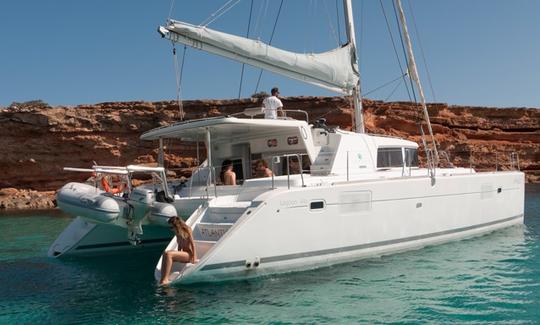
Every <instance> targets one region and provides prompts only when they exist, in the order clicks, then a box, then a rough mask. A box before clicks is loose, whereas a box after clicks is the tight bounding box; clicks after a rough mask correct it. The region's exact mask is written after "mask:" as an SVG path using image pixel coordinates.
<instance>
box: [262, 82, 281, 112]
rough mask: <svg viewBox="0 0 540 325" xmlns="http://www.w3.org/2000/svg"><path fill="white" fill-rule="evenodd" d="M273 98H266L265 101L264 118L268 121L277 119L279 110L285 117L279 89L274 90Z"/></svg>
mask: <svg viewBox="0 0 540 325" xmlns="http://www.w3.org/2000/svg"><path fill="white" fill-rule="evenodd" d="M271 93H272V96H270V97H266V98H265V99H264V101H263V109H262V111H263V112H264V118H268V119H274V120H275V119H277V116H278V115H277V111H278V109H279V110H280V111H281V115H283V104H282V103H281V100H279V98H278V95H279V89H278V88H277V87H274V88H272V91H271Z"/></svg>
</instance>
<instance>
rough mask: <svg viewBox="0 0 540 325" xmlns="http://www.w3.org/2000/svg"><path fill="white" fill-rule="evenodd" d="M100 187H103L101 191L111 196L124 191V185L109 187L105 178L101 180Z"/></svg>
mask: <svg viewBox="0 0 540 325" xmlns="http://www.w3.org/2000/svg"><path fill="white" fill-rule="evenodd" d="M101 186H103V189H104V190H105V191H106V192H109V193H112V194H118V193H121V192H122V191H123V190H124V185H123V184H120V186H118V187H111V185H110V184H109V181H108V180H107V177H102V178H101Z"/></svg>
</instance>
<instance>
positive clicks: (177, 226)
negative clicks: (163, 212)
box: [159, 217, 197, 285]
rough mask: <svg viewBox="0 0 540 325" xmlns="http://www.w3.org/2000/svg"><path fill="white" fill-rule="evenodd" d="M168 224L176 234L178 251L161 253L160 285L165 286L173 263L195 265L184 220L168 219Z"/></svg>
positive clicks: (191, 242)
mask: <svg viewBox="0 0 540 325" xmlns="http://www.w3.org/2000/svg"><path fill="white" fill-rule="evenodd" d="M168 223H169V225H171V227H172V228H173V230H174V232H175V234H176V240H177V242H178V250H170V251H166V252H165V253H163V258H162V259H161V280H160V281H159V284H160V285H167V284H168V283H169V275H170V274H171V269H172V264H173V262H180V263H195V262H196V261H197V255H196V254H195V245H194V244H193V235H192V233H191V228H190V227H189V226H188V225H187V224H186V223H185V222H184V220H182V219H180V218H178V217H172V218H169V221H168Z"/></svg>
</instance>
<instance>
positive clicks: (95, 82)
mask: <svg viewBox="0 0 540 325" xmlns="http://www.w3.org/2000/svg"><path fill="white" fill-rule="evenodd" d="M409 1H410V4H409ZM409 1H405V3H404V6H405V10H406V13H408V19H409V28H410V30H412V32H413V42H414V44H415V46H416V48H415V51H416V57H417V61H419V69H420V72H421V78H422V79H423V83H424V87H425V89H426V95H427V97H428V101H437V102H445V103H449V104H464V105H476V106H498V107H523V106H525V107H540V19H538V15H539V14H540V1H536V0H514V1H510V0H505V1H503V0H474V1H472V0H446V1H443V0H409ZM225 2H227V1H226V0H219V1H218V0H207V1H180V0H176V2H175V6H174V8H173V11H172V15H171V17H172V18H174V19H177V20H183V21H187V22H191V23H195V24H198V23H201V22H202V21H204V20H205V19H206V18H207V17H208V16H210V14H211V13H213V12H214V11H216V10H217V9H218V8H219V7H221V6H222V5H223V4H224V3H225ZM382 2H383V4H384V6H385V9H386V12H387V14H388V15H389V19H390V20H391V25H392V32H393V33H394V36H395V37H397V34H396V27H395V21H394V18H393V12H392V4H391V2H390V1H389V0H383V1H382ZM279 3H280V1H279V0H254V7H253V15H252V24H251V37H252V38H260V39H261V40H264V41H268V40H269V38H270V34H271V31H272V27H273V23H274V21H275V17H276V14H277V10H278V6H279ZM337 3H338V4H339V5H340V6H341V0H337ZM250 4H251V0H241V1H240V2H238V4H237V5H236V6H234V7H233V8H232V9H231V10H230V11H228V12H227V13H226V14H224V15H223V16H222V17H220V18H219V19H217V20H216V21H215V22H213V23H212V24H210V26H209V27H210V28H214V29H218V30H221V31H226V32H230V33H234V34H239V35H245V33H246V29H247V24H248V18H249V9H250ZM170 5H171V2H170V0H166V1H140V0H139V1H134V0H115V1H111V0H109V1H105V0H93V1H74V0H55V1H53V0H50V1H38V0H18V1H2V2H1V3H0V106H7V105H9V104H10V103H11V102H13V101H27V100H32V99H42V100H44V101H46V102H48V103H50V104H53V105H76V104H83V103H86V104H92V103H98V102H104V101H130V100H145V101H156V100H168V99H174V98H175V97H176V83H175V72H174V65H173V58H172V54H171V49H172V46H171V44H170V43H169V42H168V41H165V40H163V39H161V38H160V37H159V35H158V33H157V32H156V29H157V26H158V25H159V24H163V23H164V21H165V20H166V19H167V17H168V15H169V8H170ZM353 6H354V16H355V22H356V33H357V41H358V44H359V48H360V67H361V78H362V88H363V91H364V92H366V93H367V92H369V91H371V90H373V89H375V88H377V87H379V86H381V85H383V84H385V83H387V82H389V81H391V80H393V79H395V78H397V77H399V76H400V71H399V66H398V64H397V63H396V58H395V55H394V52H393V49H392V44H391V42H390V37H389V35H388V32H387V29H386V23H385V20H384V16H383V15H382V10H381V6H380V2H379V1H377V0H353ZM411 8H412V9H413V14H414V17H415V22H416V26H417V27H418V32H419V35H420V41H421V44H422V46H423V52H424V53H425V57H426V62H427V65H428V67H429V72H430V75H431V81H432V85H433V89H434V95H435V96H433V94H432V92H431V91H430V86H429V82H428V80H427V76H426V73H425V68H424V65H423V63H422V62H423V61H422V58H421V51H420V48H419V44H420V42H419V41H418V37H417V36H418V35H416V33H414V25H413V22H412V17H411V12H410V9H411ZM337 16H338V14H337V13H336V0H285V2H284V4H283V8H282V12H281V15H280V18H279V21H278V25H277V28H276V33H275V36H274V40H273V45H275V46H278V47H282V48H285V49H289V50H293V51H298V52H319V51H324V50H328V49H331V48H333V47H336V46H337V44H338V41H337V39H338V38H340V39H341V41H342V42H343V39H344V30H343V27H342V24H343V23H342V19H343V15H342V12H341V9H340V11H339V17H340V20H341V24H339V31H338V23H337ZM338 32H340V35H339V37H337V36H336V34H338ZM398 46H400V44H398ZM177 50H178V53H179V54H180V55H182V53H183V46H181V45H179V46H177ZM400 53H401V51H400ZM240 70H241V65H240V64H239V63H236V62H233V61H230V60H227V59H224V58H220V57H217V56H214V55H210V54H206V53H203V52H200V51H197V50H193V49H188V50H187V53H186V60H185V64H184V73H183V79H182V98H183V99H204V98H236V97H237V96H238V90H239V83H240ZM258 71H259V70H258V69H255V68H251V67H246V71H245V75H244V82H243V88H242V89H243V90H242V97H249V96H250V95H251V94H252V93H254V92H255V84H256V79H257V76H258ZM276 85H277V86H279V87H280V89H281V94H282V96H296V95H336V94H334V93H331V92H328V91H325V90H322V89H319V88H316V87H313V86H309V85H304V84H302V83H300V82H297V81H294V80H289V79H286V78H283V77H280V76H277V75H275V74H272V73H269V72H265V73H264V74H263V77H262V80H261V85H260V87H259V89H258V90H259V91H260V90H265V91H269V89H270V88H271V87H273V86H276ZM394 86H397V83H395V84H392V85H390V86H388V87H384V88H382V89H380V90H379V91H376V92H372V93H369V94H368V95H367V96H366V97H368V98H372V99H383V100H384V99H388V100H407V98H408V96H407V93H406V91H405V88H404V87H403V84H401V85H400V86H398V88H397V90H396V91H395V92H394V93H393V94H392V90H393V88H394Z"/></svg>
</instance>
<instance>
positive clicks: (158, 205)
mask: <svg viewBox="0 0 540 325" xmlns="http://www.w3.org/2000/svg"><path fill="white" fill-rule="evenodd" d="M176 215H177V212H176V208H175V207H174V206H173V205H172V204H169V203H162V202H154V204H153V206H152V208H151V209H150V214H149V215H148V220H149V221H150V222H151V223H153V224H156V225H160V226H165V227H166V226H168V221H169V218H172V217H175V216H176Z"/></svg>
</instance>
